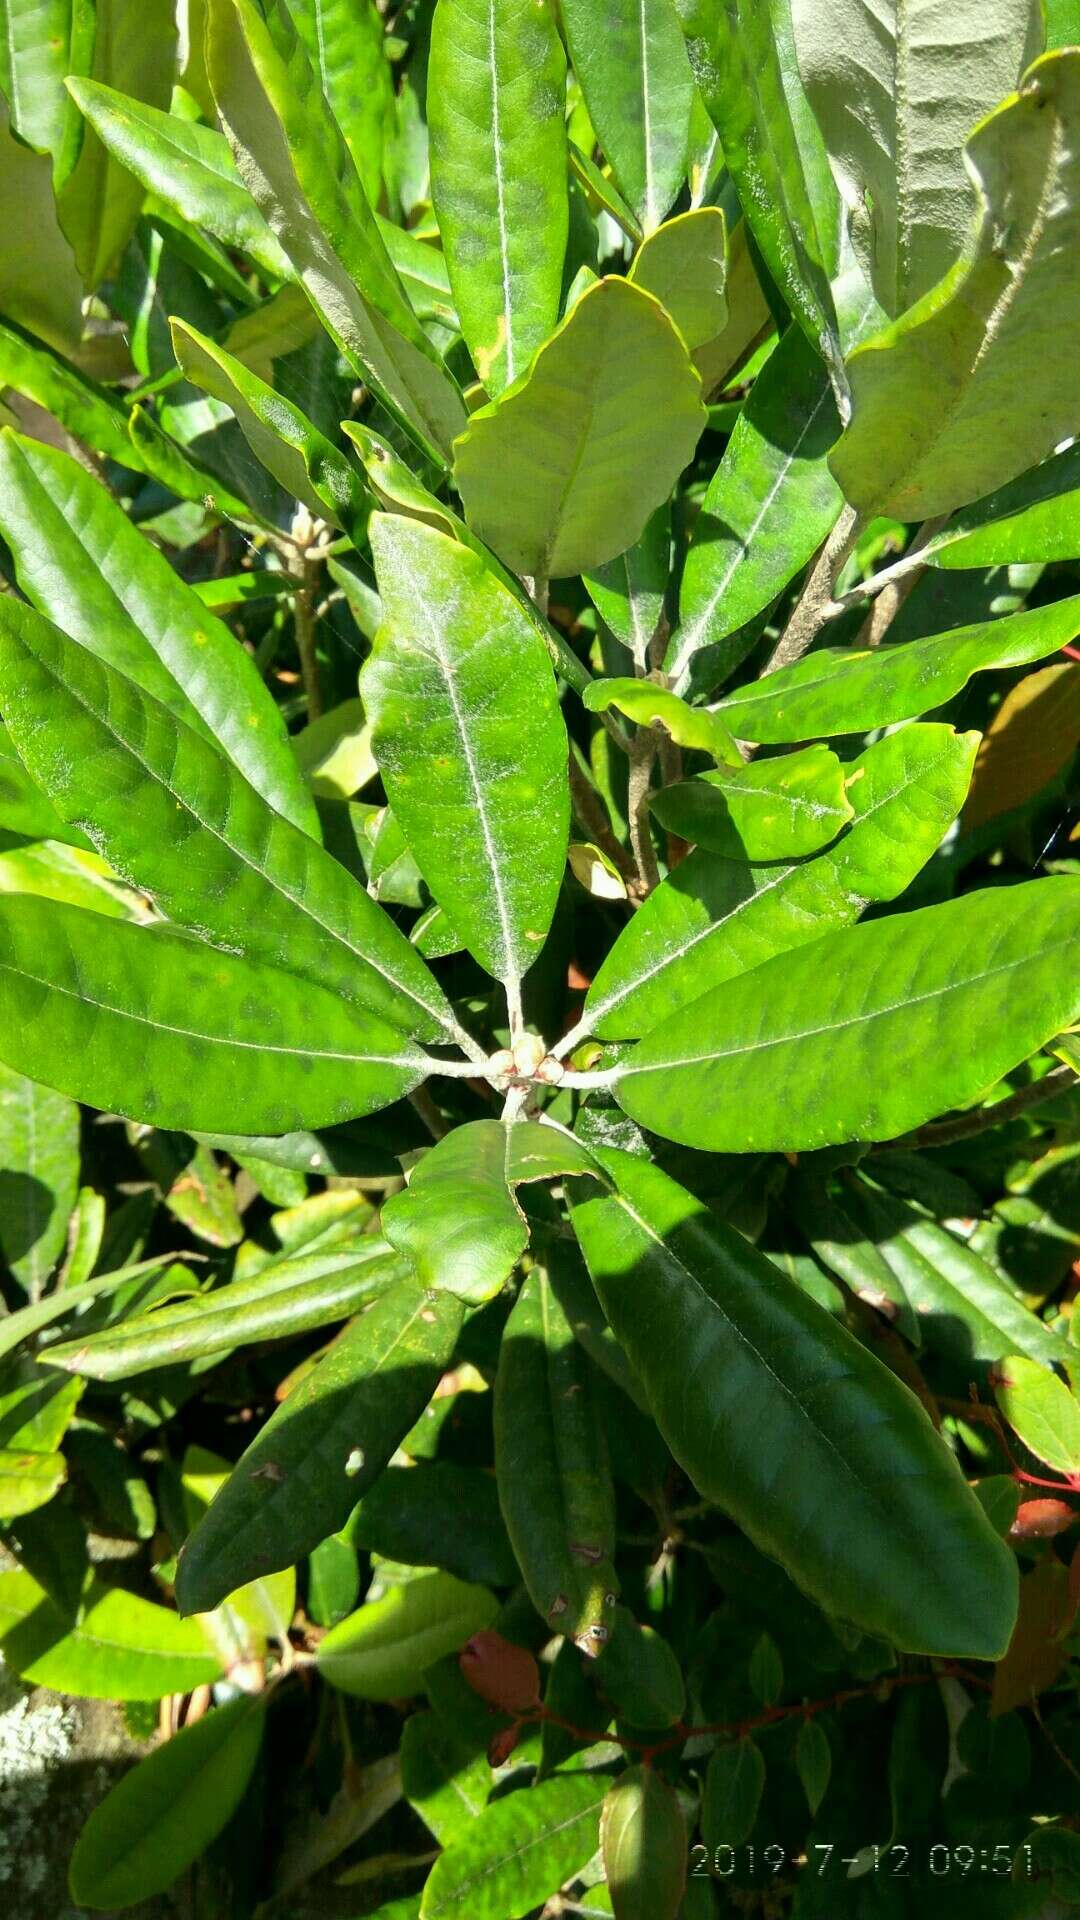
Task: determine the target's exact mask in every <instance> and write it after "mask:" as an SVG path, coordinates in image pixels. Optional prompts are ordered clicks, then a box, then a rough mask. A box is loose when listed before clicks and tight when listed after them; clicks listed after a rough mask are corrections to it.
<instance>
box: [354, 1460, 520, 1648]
mask: <svg viewBox="0 0 1080 1920" xmlns="http://www.w3.org/2000/svg"><path fill="white" fill-rule="evenodd" d="M464 1514H467V1515H468V1525H467V1526H466V1527H463V1526H462V1516H463V1515H464ZM349 1539H350V1541H352V1542H355V1544H356V1546H358V1547H364V1548H366V1549H367V1551H368V1552H369V1553H378V1554H381V1555H382V1556H383V1558H384V1559H387V1560H395V1561H398V1562H399V1563H401V1564H402V1565H403V1566H408V1567H439V1568H441V1569H442V1571H443V1572H444V1573H452V1574H455V1575H456V1576H457V1578H458V1579H459V1580H470V1581H474V1582H478V1583H480V1584H481V1585H483V1586H492V1587H513V1586H516V1585H517V1584H518V1579H519V1576H518V1571H517V1565H516V1562H515V1560H514V1555H513V1552H512V1549H511V1546H510V1542H509V1540H508V1539H507V1536H506V1528H505V1527H504V1525H503V1520H502V1515H501V1513H500V1512H499V1498H498V1493H497V1492H496V1487H495V1480H494V1477H493V1475H492V1474H490V1473H488V1472H486V1471H481V1469H480V1468H479V1467H465V1466H459V1465H458V1464H457V1462H456V1461H453V1460H432V1461H429V1462H427V1463H425V1464H417V1465H416V1466H412V1467H387V1469H386V1472H385V1473H384V1474H382V1475H381V1476H380V1478H379V1479H378V1480H376V1482H375V1485H374V1486H373V1487H372V1488H371V1491H370V1492H369V1493H366V1494H365V1495H364V1498H363V1500H362V1501H361V1503H360V1505H359V1507H358V1508H357V1510H356V1513H355V1514H354V1515H353V1518H352V1520H351V1521H350V1523H349ZM328 1624H329V1623H328ZM530 1657H531V1656H530Z"/></svg>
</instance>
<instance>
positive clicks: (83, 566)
mask: <svg viewBox="0 0 1080 1920" xmlns="http://www.w3.org/2000/svg"><path fill="white" fill-rule="evenodd" d="M0 531H2V532H3V535H4V538H5V539H6V541H7V542H8V545H9V546H10V547H11V549H12V551H13V553H14V554H15V561H16V572H17V577H18V582H19V585H20V587H21V588H22V590H23V592H24V593H25V594H26V596H27V598H28V599H29V600H30V601H32V602H33V604H34V606H36V607H38V608H39V609H40V611H41V612H42V613H45V614H48V615H49V617H50V618H51V619H53V620H55V621H56V623H57V625H58V626H60V627H62V628H63V629H64V631H65V633H69V634H70V635H71V637H72V639H73V640H78V641H79V642H80V644H81V645H82V646H84V647H87V648H89V650H90V652H91V653H96V654H97V655H98V656H99V657H100V658H101V659H103V660H105V661H107V662H108V664H109V665H110V666H113V667H117V668H118V669H119V670H120V671H121V672H122V673H126V674H127V675H128V676H129V678H130V679H132V680H134V681H136V682H137V684H138V685H139V686H141V687H142V688H143V690H144V691H145V692H146V693H150V694H152V695H153V696H154V698H155V699H158V700H161V701H162V702H163V703H164V705H165V706H167V707H169V708H170V709H171V711H172V712H173V713H175V714H176V715H177V716H178V718H179V719H181V720H183V721H185V722H186V724H187V725H188V726H189V727H193V728H194V729H195V731H196V733H201V734H202V735H203V736H204V738H207V739H210V740H217V741H218V742H220V744H221V746H222V747H223V749H224V751H225V752H226V753H227V754H228V755H229V758H230V759H231V760H233V761H234V763H235V764H236V766H238V767H239V768H240V771H241V772H242V773H243V774H245V775H246V777H247V778H248V779H249V780H250V781H251V783H252V785H253V786H254V787H256V788H257V789H258V791H259V792H260V793H261V794H262V795H263V797H264V799H266V800H268V801H269V803H270V805H271V806H272V807H273V808H274V809H275V810H276V811H277V812H278V813H281V814H284V815H285V817H286V818H287V819H290V820H293V821H295V823H296V825H297V826H299V827H302V828H303V829H304V830H305V832H308V833H316V834H317V832H318V827H317V815H316V813H315V809H314V805H313V802H312V799H311V795H310V793H309V792H308V791H307V788H306V787H305V785H304V780H303V776H302V774H301V773H300V770H299V768H298V767H297V765H296V762H295V759H294V758H293V754H292V750H291V748H290V746H289V742H288V738H287V736H286V733H285V727H284V723H283V721H282V719H281V716H280V714H279V713H278V710H277V708H276V706H275V704H274V702H273V700H272V698H271V696H270V695H269V693H268V692H267V690H266V688H265V687H264V685H263V683H262V680H261V678H260V676H259V673H258V670H257V668H256V667H255V664H254V662H253V661H252V660H251V659H250V657H249V656H248V655H247V654H246V653H245V652H244V650H243V648H242V647H240V646H238V644H237V642H236V641H235V640H234V638H233V636H232V634H231V633H230V632H229V629H228V628H227V627H226V626H225V625H224V624H223V623H222V622H221V621H220V620H218V619H217V618H216V617H215V615H214V614H212V613H210V612H209V610H208V609H207V608H206V607H204V606H203V604H202V602H201V600H200V599H199V597H198V595H197V594H195V593H193V592H192V591H191V589H190V587H188V586H186V585H185V584H184V582H183V581H182V580H181V579H180V578H179V576H178V575H177V574H176V572H175V571H174V569H173V568H172V567H171V566H170V565H169V562H168V561H167V560H166V558H165V556H164V554H162V553H161V552H159V550H158V549H157V548H156V547H154V546H152V545H151V544H150V542H149V541H148V540H146V539H145V538H144V536H143V535H142V534H141V533H139V532H138V531H137V530H136V528H134V527H133V526H132V525H131V522H130V521H129V520H128V518H127V515H126V514H125V513H124V512H123V510H122V509H121V508H120V507H119V506H117V505H116V503H115V502H114V501H113V500H112V499H111V498H110V496H109V495H108V493H107V492H106V491H105V489H104V487H102V486H100V485H99V484H98V482H97V481H96V480H94V479H92V478H91V477H90V475H89V474H87V473H85V472H84V471H83V469H82V468H81V467H80V466H79V465H78V463H77V462H76V461H74V460H72V459H70V458H69V457H68V456H67V455H66V454H63V453H58V452H56V451H55V450H54V449H52V448H51V447H45V446H42V445H41V444H40V443H39V442H37V441H33V440H26V439H23V438H22V437H21V436H20V435H18V434H7V433H5V434H0Z"/></svg>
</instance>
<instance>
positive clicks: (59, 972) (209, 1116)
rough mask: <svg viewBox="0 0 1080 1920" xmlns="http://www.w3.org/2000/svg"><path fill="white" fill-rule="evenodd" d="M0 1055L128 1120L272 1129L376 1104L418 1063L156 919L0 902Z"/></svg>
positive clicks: (317, 992) (331, 1005)
mask: <svg viewBox="0 0 1080 1920" xmlns="http://www.w3.org/2000/svg"><path fill="white" fill-rule="evenodd" d="M0 1016H2V1018H0V1059H4V1060H6V1062H7V1064H8V1066H13V1067H15V1068H16V1069H17V1071H19V1072H22V1073H28V1074H29V1075H30V1077H31V1078H32V1079H39V1080H43V1081H44V1082H45V1083H46V1084H47V1085H54V1086H58V1087H59V1088H60V1089H61V1091H62V1092H65V1093H70V1094H72V1095H73V1096H74V1097H75V1098H77V1099H83V1100H87V1101H89V1103H90V1104H91V1105H92V1106H97V1107H102V1108H105V1109H106V1110H108V1111H111V1112H114V1113H122V1114H125V1115H128V1116H130V1117H131V1118H132V1119H139V1120H150V1121H152V1122H153V1123H154V1124H155V1125H158V1126H165V1127H177V1128H179V1129H181V1130H183V1131H186V1130H188V1129H190V1128H192V1127H194V1128H196V1129H200V1128H201V1129H203V1130H205V1131H207V1132H213V1131H214V1130H215V1129H216V1128H219V1127H221V1126H222V1125H224V1124H239V1125H242V1126H243V1127H244V1128H245V1129H246V1130H247V1131H248V1132H250V1133H257V1132H259V1131H265V1132H271V1131H280V1132H285V1131H287V1130H288V1128H289V1127H291V1126H300V1125H302V1124H303V1123H304V1122H305V1121H310V1122H311V1123H312V1124H313V1125H316V1126H317V1125H319V1124H320V1123H325V1122H327V1121H330V1120H344V1119H347V1118H348V1117H350V1116H351V1115H354V1114H357V1113H361V1112H363V1111H365V1110H366V1111H367V1112H371V1111H373V1110H374V1109H376V1108H378V1107H382V1106H388V1105H389V1104H390V1103H391V1101H393V1100H395V1099H397V1098H398V1097H399V1096H400V1095H401V1094H402V1093H404V1092H407V1091H408V1090H409V1089H410V1088H411V1087H414V1086H415V1085H416V1084H417V1082H418V1081H419V1080H420V1079H421V1078H422V1076H423V1073H424V1070H425V1069H424V1061H423V1058H422V1056H421V1055H420V1054H419V1053H418V1052H417V1050H416V1049H415V1048H414V1047H413V1046H412V1044H411V1043H410V1042H409V1041H407V1040H406V1039H405V1038H404V1037H403V1035H402V1034H401V1033H400V1032H399V1031H398V1030H397V1029H395V1028H392V1027H389V1026H387V1025H386V1024H385V1023H384V1022H383V1021H381V1020H378V1019H376V1018H375V1016H374V1015H373V1014H369V1013H366V1012H364V1013H361V1012H359V1011H358V1010H357V1009H355V1008H350V1007H348V1006H345V1005H344V1004H343V1003H342V1002H341V1001H340V1000H339V999H337V998H336V996H335V995H333V994H331V993H329V992H327V991H326V989H325V988H321V987H317V986H314V985H313V984H311V983H308V982H304V983H303V984H302V983H301V982H300V981H299V980H297V979H296V978H295V977H293V976H292V975H290V974H286V973H280V972H278V971H277V970H276V969H275V968H272V967H266V966H263V965H261V964H260V963H258V962H256V961H253V960H248V959H241V958H239V957H238V956H236V955H235V954H230V953H222V952H219V951H218V950H217V949H214V948H211V947H203V946H200V945H199V944H198V943H197V942H195V941H192V940H191V939H190V938H189V937H188V936H186V935H185V934H182V933H179V932H176V933H174V932H172V931H170V930H168V929H166V928H164V927H155V928H153V929H151V928H148V927H138V926H133V925H130V924H128V923H126V922H122V921H111V920H107V919H105V918H104V917H103V916H101V915H100V914H96V913H87V912H85V911H84V910H83V909H81V908H79V907H66V906H60V905H58V904H56V903H55V902H52V901H49V902H46V901H43V900H37V899H33V898H31V897H25V896H17V895H10V896H8V897H6V898H0Z"/></svg>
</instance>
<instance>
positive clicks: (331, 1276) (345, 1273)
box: [42, 1235, 405, 1380]
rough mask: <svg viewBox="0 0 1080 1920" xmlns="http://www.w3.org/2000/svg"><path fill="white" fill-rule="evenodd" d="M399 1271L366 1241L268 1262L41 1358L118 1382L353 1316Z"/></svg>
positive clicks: (374, 1242)
mask: <svg viewBox="0 0 1080 1920" xmlns="http://www.w3.org/2000/svg"><path fill="white" fill-rule="evenodd" d="M404 1271H405V1269H404V1267H403V1266H402V1264H401V1262H400V1261H399V1260H396V1259H395V1258H394V1256H393V1255H392V1254H391V1253H389V1252H388V1250H387V1248H386V1245H385V1243H384V1242H383V1241H381V1240H378V1239H377V1238H376V1237H375V1236H374V1235H370V1236H368V1238H367V1239H366V1240H365V1241H364V1242H363V1243H362V1244H361V1245H360V1246H357V1247H356V1248H350V1249H349V1250H348V1251H347V1252H342V1253H313V1254H307V1255H301V1256H300V1257H299V1258H297V1259H292V1260H289V1259H286V1260H281V1261H275V1262H273V1263H272V1265H271V1266H269V1267H264V1268H263V1269H262V1271H261V1272H260V1273H258V1274H256V1275H255V1276H254V1278H252V1279H250V1280H233V1281H231V1282H230V1283H229V1285H228V1286H225V1287H219V1288H218V1289H217V1291H216V1292H213V1293H200V1294H196V1295H195V1297H194V1298H193V1299H191V1300H176V1301H173V1302H172V1303H171V1304H170V1305H167V1306H164V1307H157V1308H156V1309H155V1310H154V1311H153V1312H152V1313H147V1314H137V1315H136V1316H135V1317H134V1318H133V1319H130V1320H124V1321H122V1322H121V1323H120V1325H119V1326H118V1327H107V1328H105V1329H104V1330H103V1331H102V1332H101V1333H95V1334H91V1335H90V1337H89V1338H88V1339H86V1340H82V1341H80V1340H78V1339H75V1340H67V1341H61V1342H60V1343H59V1345H57V1346H52V1347H48V1348H46V1350H45V1353H44V1354H43V1355H42V1358H43V1359H45V1360H46V1361H47V1363H48V1365H49V1366H51V1367H66V1368H67V1369H68V1370H69V1371H70V1372H71V1373H79V1374H85V1375H86V1376H87V1377H88V1378H89V1379H91V1380H123V1379H125V1378H126V1377H127V1375H128V1374H132V1373H143V1372H145V1371H146V1370H147V1369H148V1368H150V1367H164V1366H171V1365H173V1364H174V1363H175V1362H177V1361H180V1360H191V1359H205V1358H208V1357H209V1356H210V1355H212V1354H215V1353H228V1352H230V1351H231V1349H232V1348H233V1347H240V1346H246V1345H248V1344H249V1343H250V1342H251V1341H253V1340H275V1339H279V1338H281V1336H282V1335H284V1334H290V1335H291V1334H294V1333H304V1332H306V1331H307V1330H308V1329H309V1328H311V1327H321V1326H325V1325H327V1324H329V1323H331V1322H333V1321H335V1320H344V1319H346V1318H347V1317H348V1315H349V1314H352V1313H357V1312H359V1311H360V1310H361V1309H362V1307H363V1306H364V1303H365V1302H366V1301H369V1300H370V1299H371V1298H372V1297H373V1296H374V1295H376V1294H378V1293H381V1292H383V1291H385V1289H386V1288H387V1287H389V1286H392V1285H393V1283H394V1282H395V1281H396V1280H399V1279H401V1278H402V1277H403V1274H404Z"/></svg>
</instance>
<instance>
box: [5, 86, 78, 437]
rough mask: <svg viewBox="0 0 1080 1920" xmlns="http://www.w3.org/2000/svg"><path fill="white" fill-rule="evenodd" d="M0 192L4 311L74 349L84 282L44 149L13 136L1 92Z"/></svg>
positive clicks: (64, 348) (53, 343)
mask: <svg viewBox="0 0 1080 1920" xmlns="http://www.w3.org/2000/svg"><path fill="white" fill-rule="evenodd" d="M0 193H2V194H3V199H4V207H5V219H4V259H3V269H2V272H0V299H2V302H3V311H4V312H5V313H6V314H7V316H8V318H9V319H11V320H17V321H18V322H19V324H20V325H21V326H24V327H29V328H31V329H32V331H33V332H34V333H35V334H37V335H38V336H39V337H40V338H41V339H42V340H47V341H48V342H49V343H50V345H51V346H54V347H58V348H59V349H60V351H61V352H65V351H66V352H70V351H71V350H72V348H73V347H74V346H75V345H76V344H77V343H78V340H79V336H80V333H81V331H82V317H81V311H80V309H81V302H82V281H81V279H80V277H79V272H78V269H77V267H76V265H75V256H74V254H73V253H72V250H71V247H70V245H69V244H68V241H67V239H66V237H65V235H64V233H63V231H62V230H61V227H60V222H59V219H58V217H57V212H56V200H55V198H54V195H53V171H52V167H51V166H50V164H49V161H48V159H47V158H46V157H45V155H44V154H40V153H34V152H33V151H32V149H31V148H30V147H26V146H23V144H22V142H21V141H19V140H17V139H16V138H15V136H14V134H13V133H12V132H11V129H10V127H9V124H8V106H7V101H6V99H5V98H4V97H3V94H2V93H0ZM3 417H4V418H5V419H6V418H7V415H6V414H5V415H4V416H3Z"/></svg>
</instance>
